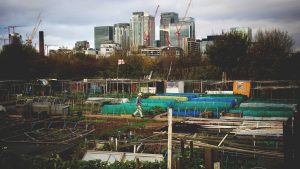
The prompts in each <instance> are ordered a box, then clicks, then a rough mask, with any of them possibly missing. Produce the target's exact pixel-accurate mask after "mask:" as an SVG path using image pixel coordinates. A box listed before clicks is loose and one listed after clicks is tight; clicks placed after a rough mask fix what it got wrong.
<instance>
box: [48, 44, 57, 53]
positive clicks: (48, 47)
mask: <svg viewBox="0 0 300 169" xmlns="http://www.w3.org/2000/svg"><path fill="white" fill-rule="evenodd" d="M51 46H58V45H50V44H45V47H46V51H47V56H49V51H48V48H49V47H51Z"/></svg>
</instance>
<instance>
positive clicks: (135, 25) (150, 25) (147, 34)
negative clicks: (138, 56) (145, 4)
mask: <svg viewBox="0 0 300 169" xmlns="http://www.w3.org/2000/svg"><path fill="white" fill-rule="evenodd" d="M154 40H155V23H154V17H153V16H151V15H149V14H148V13H146V12H133V15H132V17H131V19H130V48H131V50H132V51H137V50H138V48H139V46H152V45H153V43H154Z"/></svg>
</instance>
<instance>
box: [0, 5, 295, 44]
mask: <svg viewBox="0 0 300 169" xmlns="http://www.w3.org/2000/svg"><path fill="white" fill-rule="evenodd" d="M188 2H189V0H109V1H108V0H63V1H62V0H25V1H24V0H0V26H8V25H24V26H26V27H23V28H19V29H18V31H20V33H22V34H23V37H25V34H26V33H28V32H30V31H31V30H32V27H33V25H34V23H35V22H36V17H37V15H38V13H39V12H42V20H43V21H42V27H41V29H43V30H44V31H45V35H46V36H48V37H49V39H52V40H53V41H55V39H56V40H57V39H59V40H60V41H61V43H66V44H68V45H69V44H71V43H70V42H72V41H74V43H75V41H76V40H83V39H87V40H89V41H90V43H91V44H93V27H94V26H101V25H113V24H115V23H119V22H130V17H131V15H132V12H135V11H147V12H149V13H150V14H154V12H155V9H156V6H157V5H158V4H159V5H160V8H159V13H160V12H177V13H179V15H180V16H183V15H184V13H185V10H186V8H187V5H188ZM159 13H158V15H157V19H156V21H158V20H159ZM187 15H188V16H191V17H194V18H195V19H196V34H197V37H198V38H201V37H205V36H206V35H209V34H211V33H213V32H215V33H218V32H221V31H222V29H226V28H229V27H232V26H249V27H252V28H253V29H254V30H256V29H258V28H262V29H264V28H272V27H274V28H280V29H283V30H287V31H289V32H290V33H291V35H293V36H294V39H295V41H296V45H298V48H299V46H300V42H299V41H300V38H299V37H300V28H299V26H298V25H297V23H298V21H299V20H300V3H299V2H298V0H263V1H260V0H238V1H237V0H236V1H232V0H222V1H220V0H201V1H200V0H193V1H192V3H191V6H190V10H189V12H188V14H187ZM1 33H2V32H1ZM74 43H72V46H73V44H74Z"/></svg>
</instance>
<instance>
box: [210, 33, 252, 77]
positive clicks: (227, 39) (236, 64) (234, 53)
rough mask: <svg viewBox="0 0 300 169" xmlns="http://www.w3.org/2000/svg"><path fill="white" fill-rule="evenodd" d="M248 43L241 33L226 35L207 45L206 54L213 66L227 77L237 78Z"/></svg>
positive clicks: (247, 39)
mask: <svg viewBox="0 0 300 169" xmlns="http://www.w3.org/2000/svg"><path fill="white" fill-rule="evenodd" d="M249 43H250V42H249V38H248V37H247V36H245V35H243V34H241V33H237V32H233V33H226V34H222V35H220V36H219V37H218V38H217V39H216V40H215V41H214V42H213V44H212V45H209V46H208V47H207V51H206V52H207V55H208V58H209V60H210V62H211V63H212V64H213V65H216V66H218V67H219V68H220V70H221V71H222V72H227V76H228V77H231V78H237V77H239V74H240V73H239V68H240V67H242V66H243V65H242V62H243V60H244V59H245V57H246V56H247V51H248V46H249Z"/></svg>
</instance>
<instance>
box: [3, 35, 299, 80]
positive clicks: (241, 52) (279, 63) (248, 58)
mask: <svg viewBox="0 0 300 169" xmlns="http://www.w3.org/2000/svg"><path fill="white" fill-rule="evenodd" d="M293 46H294V41H293V39H292V37H291V36H289V35H288V33H287V32H284V31H281V30H277V29H274V30H266V31H262V30H259V31H258V32H257V33H256V35H255V37H254V42H251V41H250V38H249V37H247V36H245V35H244V34H240V33H236V32H233V33H225V34H222V35H220V36H218V37H217V38H216V39H215V40H214V42H213V43H212V44H210V45H208V46H207V49H206V52H204V53H198V54H193V55H189V56H183V57H179V58H176V57H175V56H174V57H172V56H169V57H157V58H155V59H153V58H150V57H147V56H142V55H139V54H132V55H130V56H127V55H125V54H118V55H114V56H111V57H109V58H98V59H96V58H95V57H94V56H90V55H85V54H83V53H64V52H57V53H55V54H52V55H50V56H49V57H48V56H39V55H38V52H37V51H36V50H35V49H34V48H32V47H31V46H26V45H23V44H11V45H6V46H4V47H3V49H2V51H1V53H0V79H33V78H58V79H80V80H81V79H82V78H116V77H119V78H136V79H141V78H144V77H145V76H146V75H148V74H149V73H150V72H151V71H153V75H152V78H157V79H169V80H189V79H193V80H199V79H211V80H220V79H221V75H222V72H226V74H227V77H229V79H252V80H299V77H300V76H299V73H298V72H299V71H298V68H299V66H300V53H299V52H293ZM118 59H124V61H125V64H122V65H118Z"/></svg>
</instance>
